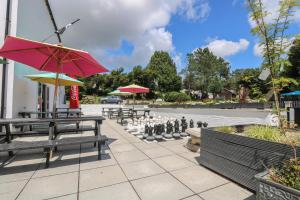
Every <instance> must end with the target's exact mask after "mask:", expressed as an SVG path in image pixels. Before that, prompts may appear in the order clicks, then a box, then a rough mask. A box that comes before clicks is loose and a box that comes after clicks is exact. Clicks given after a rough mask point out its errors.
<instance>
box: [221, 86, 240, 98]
mask: <svg viewBox="0 0 300 200" xmlns="http://www.w3.org/2000/svg"><path fill="white" fill-rule="evenodd" d="M218 98H219V99H224V100H232V99H234V98H236V93H235V91H233V90H229V89H226V88H224V89H223V90H222V91H221V92H220V93H219V94H218Z"/></svg>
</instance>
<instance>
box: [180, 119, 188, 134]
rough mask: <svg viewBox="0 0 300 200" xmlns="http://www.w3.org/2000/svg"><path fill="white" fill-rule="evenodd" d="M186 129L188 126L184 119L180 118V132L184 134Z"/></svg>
mask: <svg viewBox="0 0 300 200" xmlns="http://www.w3.org/2000/svg"><path fill="white" fill-rule="evenodd" d="M187 127H188V124H187V122H186V119H185V117H182V119H181V132H182V133H185V130H186V129H187Z"/></svg>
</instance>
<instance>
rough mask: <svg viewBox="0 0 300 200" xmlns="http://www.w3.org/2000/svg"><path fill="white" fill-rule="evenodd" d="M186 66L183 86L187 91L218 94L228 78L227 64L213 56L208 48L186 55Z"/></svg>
mask: <svg viewBox="0 0 300 200" xmlns="http://www.w3.org/2000/svg"><path fill="white" fill-rule="evenodd" d="M187 57H188V65H187V68H186V69H185V70H184V74H185V79H184V85H185V88H187V89H188V90H189V91H191V90H200V91H201V92H203V93H207V92H212V93H218V92H220V91H221V90H222V89H223V85H224V83H225V80H226V79H227V78H228V76H229V69H230V67H229V63H228V62H226V61H225V60H224V59H223V58H221V57H217V56H215V55H214V54H213V53H212V52H211V51H209V49H208V48H204V49H201V48H198V49H197V50H195V51H194V52H193V53H191V54H188V56H187Z"/></svg>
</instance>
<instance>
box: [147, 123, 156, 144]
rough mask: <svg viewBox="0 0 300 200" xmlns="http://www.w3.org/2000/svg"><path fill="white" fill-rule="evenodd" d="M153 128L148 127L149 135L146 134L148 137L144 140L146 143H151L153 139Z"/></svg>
mask: <svg viewBox="0 0 300 200" xmlns="http://www.w3.org/2000/svg"><path fill="white" fill-rule="evenodd" d="M153 130H154V128H153V126H149V133H148V137H147V138H146V140H148V141H153V140H154V139H155V138H154V136H153Z"/></svg>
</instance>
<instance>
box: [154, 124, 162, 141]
mask: <svg viewBox="0 0 300 200" xmlns="http://www.w3.org/2000/svg"><path fill="white" fill-rule="evenodd" d="M155 126H156V131H155V135H154V137H155V139H156V140H157V141H160V140H162V139H163V136H162V130H161V124H158V125H155Z"/></svg>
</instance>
